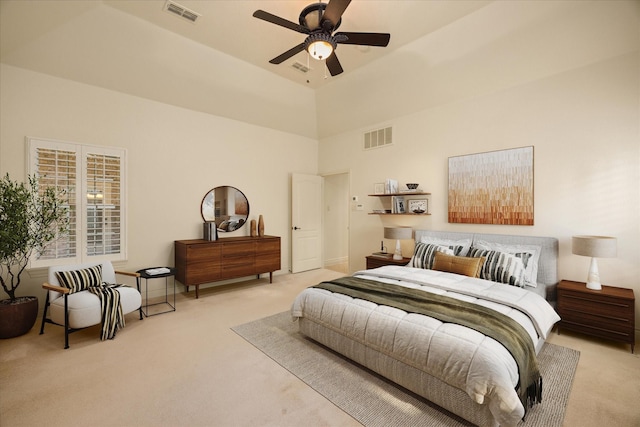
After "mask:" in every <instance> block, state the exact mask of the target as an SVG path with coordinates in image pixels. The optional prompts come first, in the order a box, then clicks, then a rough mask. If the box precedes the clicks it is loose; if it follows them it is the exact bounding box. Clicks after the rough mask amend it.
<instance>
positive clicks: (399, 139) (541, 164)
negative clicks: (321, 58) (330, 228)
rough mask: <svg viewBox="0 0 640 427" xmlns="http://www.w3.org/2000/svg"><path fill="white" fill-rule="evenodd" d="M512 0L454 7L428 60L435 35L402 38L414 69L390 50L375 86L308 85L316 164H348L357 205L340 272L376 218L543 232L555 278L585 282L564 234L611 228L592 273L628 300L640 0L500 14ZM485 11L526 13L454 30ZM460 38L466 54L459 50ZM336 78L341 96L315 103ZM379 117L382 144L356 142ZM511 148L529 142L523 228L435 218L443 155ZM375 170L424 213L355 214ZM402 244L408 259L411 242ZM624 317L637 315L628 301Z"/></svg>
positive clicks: (638, 252) (637, 147) (637, 226)
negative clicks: (528, 195)
mask: <svg viewBox="0 0 640 427" xmlns="http://www.w3.org/2000/svg"><path fill="white" fill-rule="evenodd" d="M514 3H515V4H514ZM605 3H606V4H605ZM538 4H540V3H539V2H538ZM514 7H515V8H520V9H528V8H530V7H531V4H530V3H524V2H510V4H509V5H506V2H497V3H495V4H492V5H491V6H489V7H488V8H483V9H482V10H481V11H479V12H477V13H475V14H473V15H471V16H469V17H467V18H465V19H464V20H463V21H464V24H465V26H460V27H456V25H455V24H454V25H452V26H451V27H449V28H447V29H445V30H444V31H445V32H448V33H449V35H450V37H451V38H450V39H447V41H449V43H448V44H447V46H449V47H450V48H451V49H452V51H451V52H450V55H449V58H448V60H442V61H438V60H433V61H431V62H429V59H430V58H431V57H430V54H434V56H435V58H441V56H440V55H441V53H442V52H441V46H440V45H439V44H437V43H435V42H433V41H432V40H431V41H430V40H429V39H430V38H432V39H437V40H438V41H440V42H443V41H444V40H443V39H442V38H441V34H438V33H436V34H434V35H432V36H429V37H425V38H424V39H422V40H420V41H418V42H417V43H416V45H417V46H416V45H414V46H409V47H408V49H409V50H411V51H412V53H413V54H414V55H416V54H418V53H419V52H421V53H422V56H421V58H422V60H423V62H422V63H421V64H420V66H419V67H418V68H415V67H414V68H411V70H410V71H406V72H403V71H399V70H397V69H396V70H395V71H392V70H391V66H390V63H391V62H393V61H394V59H397V60H398V61H399V62H398V64H400V65H401V64H402V59H403V58H402V57H398V55H396V54H395V53H394V54H393V55H390V56H388V57H387V58H385V59H384V61H381V62H384V63H382V64H379V67H376V68H375V69H374V74H375V73H376V72H377V71H379V70H380V69H385V68H386V67H389V70H388V73H387V74H382V73H381V74H376V75H375V76H374V77H375V79H376V82H375V84H373V83H372V82H369V83H370V84H364V83H363V82H362V78H363V76H358V75H356V73H353V74H351V75H347V76H345V79H343V80H341V81H340V82H339V84H338V85H331V86H327V87H326V88H323V89H320V90H319V91H318V105H319V107H318V108H319V111H321V114H320V120H321V121H322V120H323V118H324V119H326V120H329V121H331V120H333V118H334V117H335V118H336V122H335V123H333V127H329V131H327V126H325V125H324V124H320V125H319V129H324V130H325V132H326V133H327V134H328V135H326V136H324V137H322V138H321V139H320V166H319V168H320V173H330V172H331V171H333V170H351V176H352V179H351V183H352V187H351V195H355V196H359V197H360V199H361V200H362V201H363V202H364V204H365V210H364V211H352V212H351V228H350V242H351V250H350V259H351V270H352V271H355V270H358V269H361V268H364V267H365V259H364V257H365V256H366V255H367V254H369V253H371V252H374V251H376V250H378V247H379V244H380V239H382V235H383V226H388V225H404V226H411V227H414V228H426V229H434V230H452V231H478V232H486V233H501V234H526V235H539V236H553V237H557V238H558V239H559V241H560V260H559V274H560V277H561V278H564V279H571V280H580V281H585V280H586V275H587V271H588V268H589V259H588V258H586V257H580V256H576V255H572V254H571V236H572V235H575V234H599V235H611V236H615V237H617V238H618V257H616V258H613V259H600V260H599V266H600V273H601V278H602V281H603V283H604V284H610V285H614V286H622V287H628V288H632V289H634V290H635V294H636V296H637V297H638V296H640V282H639V281H638V277H639V276H640V134H639V125H640V123H639V121H640V103H639V100H640V90H639V88H640V54H639V49H638V48H639V45H640V30H639V28H640V26H639V22H640V3H637V2H615V3H612V2H590V3H585V2H547V3H544V4H543V5H541V8H540V9H537V8H536V9H534V10H532V12H535V13H533V14H532V15H520V14H513V15H511V13H512V12H513V8H514ZM521 11H522V10H521ZM552 12H553V13H552ZM568 12H571V13H568ZM487 14H493V15H494V18H495V19H498V17H500V16H503V17H505V18H507V17H513V18H514V19H519V20H521V21H526V22H522V26H520V27H517V28H516V29H514V31H512V32H504V33H503V34H496V31H497V30H496V31H493V30H492V29H491V27H487V33H489V35H490V36H491V37H489V39H487V40H484V43H483V42H481V41H479V40H476V39H475V38H483V37H486V36H487V35H486V34H481V33H478V34H477V35H475V36H474V34H471V33H469V30H468V29H467V28H469V29H477V28H478V27H481V26H480V25H478V24H479V22H483V21H484V20H485V19H486V18H487ZM509 22H511V21H509ZM563 25H564V27H563ZM563 28H564V29H565V30H564V31H566V34H565V32H563ZM568 29H570V30H571V31H568ZM550 34H551V36H550ZM563 34H564V36H563ZM600 39H607V40H609V42H610V43H609V44H603V43H601V40H600ZM465 42H468V43H470V44H477V45H479V46H478V47H477V48H478V49H479V51H473V50H469V49H464V48H463V47H464V46H465ZM569 47H572V49H570V48H569ZM421 49H422V50H421ZM456 49H459V50H458V51H456ZM405 53H406V52H405ZM405 59H406V58H405ZM414 60H417V59H416V58H415V57H414ZM377 65H378V64H377ZM443 67H444V69H446V72H444V70H443ZM492 72H494V73H495V75H493V74H492ZM419 75H421V76H422V79H419V78H418V77H419ZM369 77H371V76H369ZM456 79H457V80H456ZM455 81H459V82H460V85H459V86H455V84H454V83H455ZM474 81H475V82H476V84H475V85H474V84H473V83H474ZM420 83H422V84H420ZM338 89H339V90H341V91H342V95H341V96H342V97H343V98H342V99H343V100H344V101H343V102H341V103H339V104H334V105H335V106H334V108H332V109H329V108H325V107H323V105H322V103H323V99H325V97H328V98H330V97H331V96H335V95H336V94H335V93H332V91H335V90H338ZM375 100H380V101H381V102H380V103H375ZM382 100H383V101H382ZM405 100H406V104H405V103H404V102H405ZM407 104H408V105H407ZM389 106H391V107H389ZM394 107H397V108H395V109H394ZM370 110H374V111H373V112H371V114H369V112H370ZM407 110H408V111H407ZM381 111H382V112H383V114H381V116H380V117H381V118H380V119H379V120H378V121H375V119H376V118H377V117H378V114H379V113H380V112H381ZM394 113H395V114H394ZM338 116H339V118H337V117H338ZM329 117H330V118H329ZM349 122H351V123H352V127H351V128H348V125H347V124H348V123H349ZM386 126H393V139H394V144H393V146H389V147H385V148H379V149H374V150H369V151H365V150H363V149H362V145H363V133H364V132H365V131H368V130H371V129H377V128H381V127H386ZM331 132H335V134H333V135H331ZM523 146H533V147H534V158H535V160H534V161H535V190H534V191H535V201H534V202H535V225H534V226H531V227H525V226H496V225H484V226H480V225H471V224H449V223H448V222H447V190H448V175H447V174H448V172H447V167H448V163H447V162H448V160H447V159H448V157H450V156H458V155H463V154H472V153H480V152H486V151H492V150H500V149H507V148H515V147H523ZM386 178H394V179H397V180H398V181H399V182H400V183H403V184H404V183H407V182H418V183H420V186H421V188H422V189H423V190H425V191H429V192H432V193H433V195H432V197H431V200H430V202H431V207H430V210H431V212H432V214H433V215H431V216H429V217H417V218H416V217H414V218H411V217H397V216H393V217H380V216H374V215H367V212H368V211H371V209H374V208H379V207H380V204H379V201H378V200H377V198H372V197H367V196H366V195H367V194H370V193H372V192H373V184H374V183H376V182H383V181H384V180H385V179H386ZM387 247H393V242H387ZM403 250H404V255H405V256H409V255H410V254H411V250H412V245H411V243H410V242H407V243H406V244H404V245H403ZM636 319H637V321H636V324H637V325H639V324H640V303H638V304H636Z"/></svg>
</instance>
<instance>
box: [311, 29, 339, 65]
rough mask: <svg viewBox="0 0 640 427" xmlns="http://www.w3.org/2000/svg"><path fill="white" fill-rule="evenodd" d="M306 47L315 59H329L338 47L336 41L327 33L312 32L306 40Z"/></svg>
mask: <svg viewBox="0 0 640 427" xmlns="http://www.w3.org/2000/svg"><path fill="white" fill-rule="evenodd" d="M304 48H305V49H306V51H307V52H309V55H311V57H312V58H313V59H317V60H318V61H322V60H323V59H327V58H328V57H329V56H331V54H332V53H333V51H334V49H335V48H336V41H335V40H334V39H333V37H331V35H329V34H327V33H314V34H311V35H310V36H309V37H307V39H306V40H305V41H304Z"/></svg>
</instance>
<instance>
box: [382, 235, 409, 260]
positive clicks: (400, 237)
mask: <svg viewBox="0 0 640 427" xmlns="http://www.w3.org/2000/svg"><path fill="white" fill-rule="evenodd" d="M412 236H413V229H411V228H409V227H385V228H384V238H385V239H396V251H395V252H394V254H393V259H395V260H401V259H402V249H400V240H408V239H411V237H412Z"/></svg>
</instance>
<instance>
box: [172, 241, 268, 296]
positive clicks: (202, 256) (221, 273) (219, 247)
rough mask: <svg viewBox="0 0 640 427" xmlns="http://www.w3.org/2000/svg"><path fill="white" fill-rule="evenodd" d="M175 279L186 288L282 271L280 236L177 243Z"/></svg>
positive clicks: (197, 291) (198, 288)
mask: <svg viewBox="0 0 640 427" xmlns="http://www.w3.org/2000/svg"><path fill="white" fill-rule="evenodd" d="M175 266H176V280H178V281H179V282H180V283H182V284H183V285H185V286H186V287H187V292H188V291H189V286H195V287H196V298H198V297H199V296H200V294H199V292H200V285H201V284H203V283H211V282H217V281H219V280H226V279H235V278H238V277H245V276H252V275H257V276H258V278H259V277H260V274H262V273H269V283H271V282H272V281H273V272H274V271H277V270H280V237H275V236H262V237H248V236H246V237H245V236H240V237H225V238H221V239H218V240H215V241H209V240H201V239H193V240H176V241H175Z"/></svg>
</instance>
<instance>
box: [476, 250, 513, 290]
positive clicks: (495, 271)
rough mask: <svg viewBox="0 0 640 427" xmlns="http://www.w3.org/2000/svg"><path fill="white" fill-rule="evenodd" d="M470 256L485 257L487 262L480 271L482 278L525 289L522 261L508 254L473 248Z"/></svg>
mask: <svg viewBox="0 0 640 427" xmlns="http://www.w3.org/2000/svg"><path fill="white" fill-rule="evenodd" d="M469 256H471V257H474V258H480V257H484V258H485V262H484V265H483V266H482V270H480V278H481V279H486V280H491V281H492V282H498V283H506V284H507V285H511V286H519V287H523V286H524V284H525V280H524V278H525V275H524V272H525V269H524V264H523V263H522V259H521V258H519V257H517V256H515V255H512V254H508V253H506V252H500V251H491V250H487V249H479V248H473V247H472V248H471V250H470V251H469Z"/></svg>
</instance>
